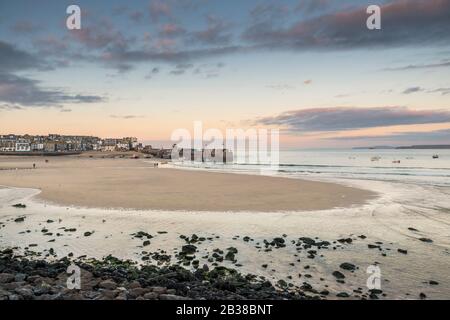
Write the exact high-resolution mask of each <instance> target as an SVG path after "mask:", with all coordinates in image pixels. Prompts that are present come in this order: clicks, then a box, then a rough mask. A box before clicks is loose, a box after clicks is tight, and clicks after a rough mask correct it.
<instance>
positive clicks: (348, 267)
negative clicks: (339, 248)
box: [340, 262, 356, 271]
mask: <svg viewBox="0 0 450 320" xmlns="http://www.w3.org/2000/svg"><path fill="white" fill-rule="evenodd" d="M340 268H341V269H344V270H349V271H354V270H355V269H356V266H355V265H354V264H351V263H348V262H344V263H342V264H341V265H340Z"/></svg>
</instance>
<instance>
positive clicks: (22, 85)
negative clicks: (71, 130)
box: [0, 73, 105, 107]
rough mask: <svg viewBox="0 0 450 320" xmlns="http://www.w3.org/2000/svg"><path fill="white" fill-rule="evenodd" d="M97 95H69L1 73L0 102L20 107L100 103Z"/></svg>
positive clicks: (34, 82) (101, 98) (34, 81)
mask: <svg viewBox="0 0 450 320" xmlns="http://www.w3.org/2000/svg"><path fill="white" fill-rule="evenodd" d="M104 100H105V99H104V98H103V97H100V96H95V95H82V94H75V95H72V94H68V93H66V92H65V91H64V90H61V89H48V88H42V87H41V86H40V84H39V81H36V80H32V79H29V78H25V77H21V76H17V75H13V74H9V73H0V101H1V102H4V103H6V104H8V105H13V106H20V107H61V106H62V105H63V104H65V103H98V102H102V101H104Z"/></svg>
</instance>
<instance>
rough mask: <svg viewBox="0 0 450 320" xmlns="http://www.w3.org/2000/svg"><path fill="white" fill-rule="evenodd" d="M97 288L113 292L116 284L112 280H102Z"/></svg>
mask: <svg viewBox="0 0 450 320" xmlns="http://www.w3.org/2000/svg"><path fill="white" fill-rule="evenodd" d="M98 286H99V287H100V288H103V289H107V290H114V289H116V288H117V284H116V283H115V282H114V281H113V280H104V281H102V282H100V283H99V284H98Z"/></svg>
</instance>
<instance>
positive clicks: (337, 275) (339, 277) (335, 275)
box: [332, 271, 345, 279]
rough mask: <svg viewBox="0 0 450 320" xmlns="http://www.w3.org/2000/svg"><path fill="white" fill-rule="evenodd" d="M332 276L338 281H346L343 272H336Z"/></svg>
mask: <svg viewBox="0 0 450 320" xmlns="http://www.w3.org/2000/svg"><path fill="white" fill-rule="evenodd" d="M332 274H333V276H334V277H335V278H336V279H345V275H344V274H343V273H342V272H339V271H334V272H333V273H332Z"/></svg>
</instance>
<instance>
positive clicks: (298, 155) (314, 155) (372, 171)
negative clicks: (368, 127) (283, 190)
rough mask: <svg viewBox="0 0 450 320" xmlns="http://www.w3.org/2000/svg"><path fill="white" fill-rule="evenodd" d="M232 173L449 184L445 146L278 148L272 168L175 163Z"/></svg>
mask: <svg viewBox="0 0 450 320" xmlns="http://www.w3.org/2000/svg"><path fill="white" fill-rule="evenodd" d="M177 166H180V167H187V168H199V169H200V168H203V169H209V170H214V171H227V172H236V173H239V172H241V173H256V172H265V173H271V174H280V175H283V176H291V177H307V178H312V179H323V178H324V179H357V180H375V181H390V182H402V183H413V184H422V185H432V186H440V187H450V150H445V149H436V150H433V149H427V150H425V149H420V150H418V149H303V150H289V151H280V153H279V164H278V166H276V167H275V168H273V167H272V168H270V169H272V170H266V169H268V168H267V165H265V164H261V165H260V164H258V163H251V162H247V163H237V162H236V161H235V162H234V163H233V164H230V163H229V164H226V165H224V164H218V163H212V162H208V163H199V162H195V163H191V162H183V163H178V164H177Z"/></svg>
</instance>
